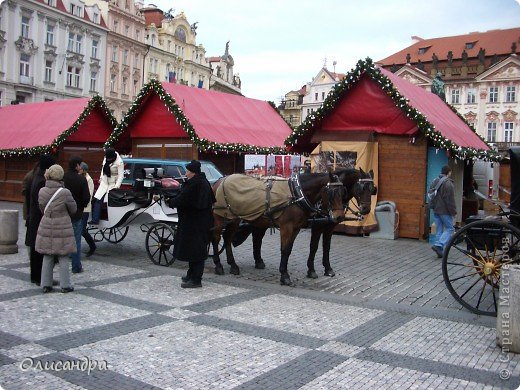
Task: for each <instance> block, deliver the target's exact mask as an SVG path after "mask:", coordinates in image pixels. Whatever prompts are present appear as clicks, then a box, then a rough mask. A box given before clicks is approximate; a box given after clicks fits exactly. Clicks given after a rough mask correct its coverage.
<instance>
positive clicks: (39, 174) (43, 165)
mask: <svg viewBox="0 0 520 390" xmlns="http://www.w3.org/2000/svg"><path fill="white" fill-rule="evenodd" d="M55 163H56V160H55V158H54V157H53V156H51V155H49V154H44V155H42V156H41V157H40V168H39V169H38V170H37V171H36V173H35V175H34V178H33V181H32V184H31V190H30V193H29V203H28V210H27V222H26V226H27V232H26V235H25V245H27V246H28V247H30V260H29V263H30V266H31V282H32V283H36V284H37V285H40V282H41V277H42V264H43V255H42V254H41V253H38V252H37V251H36V249H35V248H34V246H35V244H36V233H38V227H39V226H40V221H41V219H42V212H41V210H40V206H39V204H38V193H39V192H40V189H42V188H43V187H45V177H44V176H43V175H44V174H45V171H46V170H47V168H50V167H51V166H52V165H54V164H55Z"/></svg>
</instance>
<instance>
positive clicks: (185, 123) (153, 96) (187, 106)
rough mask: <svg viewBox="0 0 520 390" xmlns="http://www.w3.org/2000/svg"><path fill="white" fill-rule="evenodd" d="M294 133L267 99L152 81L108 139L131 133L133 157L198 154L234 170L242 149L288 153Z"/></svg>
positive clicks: (240, 166)
mask: <svg viewBox="0 0 520 390" xmlns="http://www.w3.org/2000/svg"><path fill="white" fill-rule="evenodd" d="M290 133H291V128H290V127H289V125H288V124H287V123H286V122H285V121H284V120H283V118H282V117H281V116H280V115H279V114H278V112H277V111H276V109H275V108H274V107H272V106H271V105H270V104H269V103H268V102H264V101H261V100H256V99H250V98H246V97H243V96H238V95H231V94H226V93H221V92H216V91H207V90H204V89H200V88H193V87H187V86H185V85H181V84H175V83H159V82H158V81H156V80H152V81H150V82H149V83H148V84H147V85H145V86H144V87H143V89H142V90H141V91H140V93H139V95H138V96H137V98H136V101H135V102H134V104H133V106H132V107H131V108H130V110H129V111H128V113H127V114H126V115H125V117H124V118H123V119H122V120H121V123H120V124H119V126H118V128H117V130H116V131H115V132H114V134H113V136H112V137H111V138H110V139H109V141H108V142H107V144H110V143H111V142H112V141H115V140H118V139H123V138H129V139H130V140H131V143H132V155H133V157H153V158H180V159H188V160H189V159H192V158H198V159H202V160H210V161H213V162H214V163H215V164H216V165H217V166H218V167H219V168H220V169H221V170H222V171H223V172H224V173H233V172H235V171H238V170H241V169H243V159H242V158H239V157H238V155H239V154H245V153H249V154H267V153H284V141H285V139H286V138H287V136H288V135H289V134H290Z"/></svg>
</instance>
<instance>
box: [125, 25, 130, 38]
mask: <svg viewBox="0 0 520 390" xmlns="http://www.w3.org/2000/svg"><path fill="white" fill-rule="evenodd" d="M125 36H127V37H129V36H130V26H128V25H125Z"/></svg>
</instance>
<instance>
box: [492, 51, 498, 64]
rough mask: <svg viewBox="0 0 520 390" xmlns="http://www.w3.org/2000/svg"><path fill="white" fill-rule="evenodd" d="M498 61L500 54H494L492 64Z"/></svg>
mask: <svg viewBox="0 0 520 390" xmlns="http://www.w3.org/2000/svg"><path fill="white" fill-rule="evenodd" d="M497 62H498V54H497V53H495V54H493V57H491V65H495V64H496V63H497Z"/></svg>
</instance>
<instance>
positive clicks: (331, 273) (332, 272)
mask: <svg viewBox="0 0 520 390" xmlns="http://www.w3.org/2000/svg"><path fill="white" fill-rule="evenodd" d="M323 275H325V276H330V277H331V278H332V277H334V276H336V273H335V272H334V271H333V270H331V269H329V270H328V271H325V273H324V274H323Z"/></svg>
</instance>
